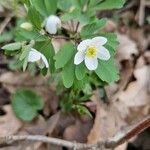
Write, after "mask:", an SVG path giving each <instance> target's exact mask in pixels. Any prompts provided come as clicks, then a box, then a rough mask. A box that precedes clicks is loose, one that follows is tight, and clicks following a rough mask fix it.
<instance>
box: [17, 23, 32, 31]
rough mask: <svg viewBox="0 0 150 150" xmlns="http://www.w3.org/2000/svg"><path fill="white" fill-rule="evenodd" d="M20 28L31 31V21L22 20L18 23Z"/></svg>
mask: <svg viewBox="0 0 150 150" xmlns="http://www.w3.org/2000/svg"><path fill="white" fill-rule="evenodd" d="M20 27H21V28H23V29H25V30H27V31H31V30H32V29H33V26H32V24H31V23H29V22H24V23H22V24H21V25H20Z"/></svg>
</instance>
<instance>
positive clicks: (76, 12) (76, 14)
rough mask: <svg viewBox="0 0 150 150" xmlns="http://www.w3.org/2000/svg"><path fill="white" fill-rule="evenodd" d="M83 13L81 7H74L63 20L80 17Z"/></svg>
mask: <svg viewBox="0 0 150 150" xmlns="http://www.w3.org/2000/svg"><path fill="white" fill-rule="evenodd" d="M80 15H81V13H80V10H79V9H74V10H72V11H71V12H66V13H65V14H64V15H63V16H62V17H61V20H62V21H69V20H73V19H75V18H77V17H79V16H80Z"/></svg>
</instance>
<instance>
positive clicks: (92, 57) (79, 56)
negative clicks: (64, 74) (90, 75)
mask: <svg viewBox="0 0 150 150" xmlns="http://www.w3.org/2000/svg"><path fill="white" fill-rule="evenodd" d="M106 43H107V38H105V37H102V36H99V37H95V38H93V39H87V40H84V41H82V42H80V44H79V45H78V47H77V50H78V52H77V53H76V55H75V57H74V64H76V65H78V64H80V63H81V62H82V61H83V60H84V61H85V65H86V67H87V68H88V69H89V70H96V69H97V67H98V58H99V59H101V60H108V59H109V58H110V53H109V51H108V50H107V49H106V48H105V47H104V46H103V45H104V44H106Z"/></svg>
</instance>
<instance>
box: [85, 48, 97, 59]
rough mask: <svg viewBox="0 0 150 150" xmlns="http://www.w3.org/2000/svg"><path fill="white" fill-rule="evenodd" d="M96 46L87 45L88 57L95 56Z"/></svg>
mask: <svg viewBox="0 0 150 150" xmlns="http://www.w3.org/2000/svg"><path fill="white" fill-rule="evenodd" d="M96 51H97V49H96V47H95V46H91V47H88V48H87V50H86V56H88V57H95V56H96Z"/></svg>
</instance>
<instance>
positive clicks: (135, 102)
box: [118, 65, 150, 107]
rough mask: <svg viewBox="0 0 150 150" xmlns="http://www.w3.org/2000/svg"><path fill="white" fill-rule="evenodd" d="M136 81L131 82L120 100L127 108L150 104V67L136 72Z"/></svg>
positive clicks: (120, 96) (121, 94)
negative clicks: (148, 86) (148, 87)
mask: <svg viewBox="0 0 150 150" xmlns="http://www.w3.org/2000/svg"><path fill="white" fill-rule="evenodd" d="M134 76H135V78H136V81H133V82H131V83H130V84H129V85H128V87H127V89H126V90H125V91H122V92H121V93H120V95H119V96H118V99H119V100H120V101H122V102H123V103H124V104H125V105H126V106H127V107H138V106H144V105H148V104H149V103H150V95H149V94H148V89H147V85H148V83H149V82H150V79H149V78H150V66H146V65H145V66H143V67H141V68H138V69H136V70H135V71H134Z"/></svg>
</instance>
